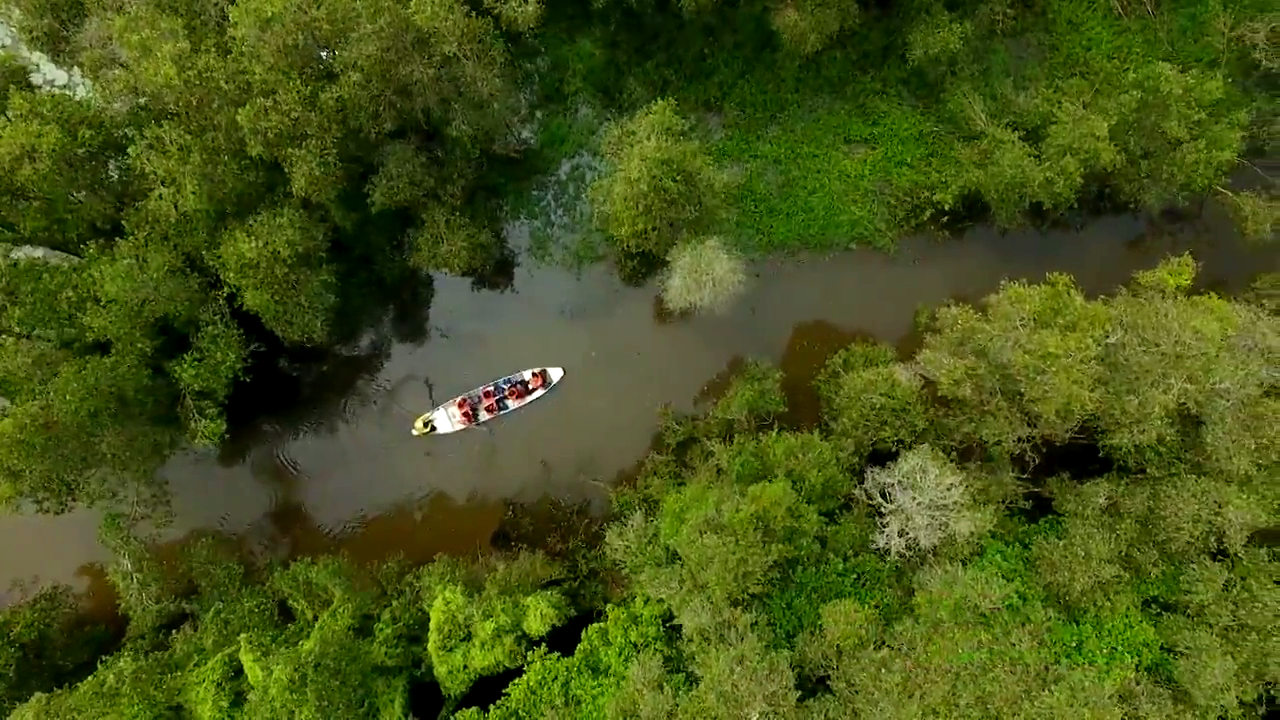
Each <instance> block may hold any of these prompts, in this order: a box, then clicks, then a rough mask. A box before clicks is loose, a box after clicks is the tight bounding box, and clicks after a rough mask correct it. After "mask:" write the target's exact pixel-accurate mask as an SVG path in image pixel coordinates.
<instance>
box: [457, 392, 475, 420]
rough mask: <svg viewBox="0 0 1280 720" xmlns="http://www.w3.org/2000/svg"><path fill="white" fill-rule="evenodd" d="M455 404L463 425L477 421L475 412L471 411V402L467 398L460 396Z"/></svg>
mask: <svg viewBox="0 0 1280 720" xmlns="http://www.w3.org/2000/svg"><path fill="white" fill-rule="evenodd" d="M455 405H456V406H457V408H458V417H459V418H461V420H462V424H463V425H470V424H471V423H473V422H475V413H473V412H471V403H470V402H469V401H468V400H467V398H465V397H460V398H458V402H457V403H455Z"/></svg>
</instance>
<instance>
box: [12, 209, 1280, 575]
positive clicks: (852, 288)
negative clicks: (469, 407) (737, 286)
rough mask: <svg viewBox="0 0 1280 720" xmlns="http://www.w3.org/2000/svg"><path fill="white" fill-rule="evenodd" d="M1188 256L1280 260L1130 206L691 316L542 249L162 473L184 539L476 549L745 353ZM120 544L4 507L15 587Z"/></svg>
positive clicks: (1199, 223)
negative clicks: (544, 256) (496, 390)
mask: <svg viewBox="0 0 1280 720" xmlns="http://www.w3.org/2000/svg"><path fill="white" fill-rule="evenodd" d="M1183 249H1191V250H1192V251H1193V253H1194V254H1195V256H1196V258H1197V260H1199V261H1200V262H1201V263H1202V276H1201V283H1202V285H1205V286H1207V287H1209V288H1211V289H1216V290H1238V289H1240V288H1242V287H1243V286H1245V285H1246V284H1247V283H1248V281H1249V280H1250V279H1251V278H1252V277H1253V276H1255V275H1256V274H1257V273H1259V272H1264V271H1269V270H1274V269H1276V267H1277V254H1276V252H1274V251H1265V252H1264V251H1259V250H1252V249H1250V248H1249V247H1247V246H1245V245H1244V244H1243V243H1241V242H1240V241H1239V240H1238V238H1237V237H1236V235H1235V233H1234V232H1233V231H1232V230H1231V227H1230V223H1229V222H1228V221H1227V220H1226V218H1225V217H1224V216H1223V213H1222V212H1221V211H1220V210H1219V209H1217V208H1215V207H1212V206H1210V207H1209V208H1207V209H1206V211H1205V212H1204V214H1202V215H1200V216H1198V217H1196V218H1193V219H1189V220H1180V221H1177V222H1173V221H1170V222H1159V221H1148V220H1144V219H1142V218H1139V217H1137V216H1127V215H1125V216H1109V217H1102V218H1098V219H1094V220H1090V221H1088V222H1086V223H1084V224H1083V226H1081V227H1078V228H1076V229H1062V230H1050V231H1043V232H1042V231H1029V230H1028V231H1018V232H1010V233H1005V234H1001V233H998V232H996V231H994V230H992V229H989V228H977V229H974V230H971V231H969V232H968V233H966V234H965V235H964V237H962V238H956V239H951V240H937V239H927V238H911V239H907V240H905V241H903V242H902V243H901V244H900V246H899V249H898V251H897V252H896V253H894V254H892V255H889V254H883V253H879V252H875V251H870V250H865V251H864V250H855V251H850V252H844V253H839V254H834V255H826V256H818V255H805V256H801V257H797V258H791V259H786V260H781V259H777V260H766V261H760V262H758V263H756V264H754V266H753V275H754V277H753V279H752V281H751V283H750V284H749V286H748V289H747V292H746V293H745V295H744V296H743V297H742V298H741V299H740V300H739V301H738V302H737V303H736V305H734V307H733V309H732V310H731V311H730V312H729V313H727V314H725V315H722V316H705V317H695V318H689V319H683V320H678V321H675V322H670V321H663V320H662V319H661V318H659V317H658V315H657V314H656V313H655V293H656V291H655V288H654V287H653V286H652V285H650V286H646V287H642V288H632V287H626V286H624V285H623V284H622V283H621V282H619V281H618V280H617V279H615V278H614V277H613V275H612V272H611V270H610V269H608V268H606V267H594V268H590V269H588V270H586V271H585V272H584V273H583V274H582V276H581V277H576V276H575V275H574V274H572V273H569V272H565V271H562V270H558V269H552V268H547V267H537V266H534V265H533V264H526V265H523V266H520V267H518V268H517V269H516V271H515V280H514V284H513V285H512V287H511V289H510V290H509V291H506V292H492V291H476V290H473V289H472V286H471V283H470V281H468V280H465V279H458V278H437V280H436V283H435V294H434V298H433V299H432V300H431V308H430V316H431V323H432V332H431V337H430V338H429V339H427V340H426V341H425V342H423V343H420V344H416V345H415V344H399V345H395V346H393V347H392V348H391V351H390V353H389V356H388V358H387V360H386V362H385V363H384V364H382V365H381V366H380V367H375V368H374V369H373V372H369V373H364V374H362V368H361V366H360V363H359V362H358V361H354V360H353V361H351V363H350V364H351V366H352V367H351V368H350V369H349V370H348V371H346V372H345V374H346V375H349V376H355V377H356V381H355V382H354V384H353V385H351V384H349V383H348V384H347V385H344V386H343V387H342V388H335V389H334V392H333V393H331V394H330V396H329V397H327V398H322V399H320V400H317V401H315V402H313V403H310V404H308V405H307V406H305V407H301V408H297V409H295V410H294V411H291V412H289V413H287V414H286V415H281V416H277V417H274V418H266V419H264V420H262V421H260V422H259V423H257V425H256V427H255V428H253V432H252V433H251V438H250V440H249V441H248V442H245V443H243V447H242V448H240V451H239V452H237V453H231V454H230V455H231V457H230V458H228V457H227V455H228V453H223V457H222V459H221V460H219V458H215V457H210V456H207V455H184V456H179V457H175V458H173V459H172V461H171V462H170V463H168V465H167V466H166V467H165V468H164V469H163V470H162V473H163V475H164V477H165V478H166V479H167V480H168V482H169V483H170V486H171V488H172V494H173V504H174V513H175V518H176V519H175V521H174V523H173V525H172V527H170V528H168V529H167V530H166V531H165V537H166V538H179V537H181V536H183V535H185V534H188V533H190V532H192V531H197V530H218V531H222V532H227V533H232V534H235V535H238V536H240V537H241V538H243V539H246V541H247V542H248V543H249V544H250V545H251V546H255V547H257V548H259V549H261V550H265V551H268V552H272V553H302V554H311V553H318V552H327V551H331V550H334V549H344V550H346V551H348V552H350V553H351V554H352V555H354V556H355V557H357V558H359V559H364V560H376V559H379V558H383V557H387V556H389V555H391V554H393V553H404V554H406V555H407V556H408V557H409V558H410V559H414V560H426V559H429V558H430V557H432V556H433V555H434V554H436V553H438V552H449V553H468V552H475V551H478V550H480V549H482V548H484V547H485V546H487V544H488V543H489V540H490V537H491V536H492V535H493V533H494V532H495V530H496V529H497V528H498V527H499V524H500V523H501V522H502V521H503V518H504V515H505V514H506V513H507V508H508V507H509V502H510V501H528V500H533V499H537V498H539V497H545V496H548V495H551V496H556V497H561V498H576V499H588V500H592V501H593V502H601V501H603V499H604V495H605V485H604V484H602V483H601V482H597V481H603V482H604V483H608V482H610V481H611V480H612V479H613V478H615V477H616V476H617V475H618V474H619V473H620V472H623V471H625V470H626V469H627V468H629V467H631V466H633V465H634V464H635V463H636V462H637V461H638V460H639V459H641V457H642V456H643V455H644V453H645V452H646V451H647V448H648V446H649V443H650V440H651V437H652V434H653V432H654V430H655V427H656V421H657V419H658V413H659V408H660V406H661V405H662V404H663V403H670V404H672V405H673V406H674V407H675V408H676V409H677V410H689V409H691V408H693V407H694V404H695V401H696V399H697V398H698V397H699V395H700V392H702V391H703V390H704V388H705V387H706V386H707V385H708V383H710V382H713V381H714V380H715V378H716V377H717V376H718V375H719V376H721V377H723V376H724V374H725V372H726V369H727V368H731V367H733V366H734V365H735V364H737V363H740V362H741V359H742V358H744V357H751V356H755V357H760V358H764V359H769V360H772V361H775V362H782V363H783V367H784V369H785V370H787V372H788V373H789V381H790V382H792V383H803V382H806V381H807V380H808V378H810V377H812V372H813V371H814V369H816V367H817V366H818V365H819V364H820V362H821V361H822V360H823V359H824V358H825V357H826V356H827V354H828V353H829V352H831V351H832V350H833V349H834V348H835V347H836V346H838V345H839V344H840V343H843V342H845V341H847V339H848V338H849V337H852V336H853V335H854V334H858V335H871V336H874V337H877V338H880V339H882V340H884V341H887V342H890V343H894V344H897V345H899V346H902V345H903V344H906V343H910V342H911V340H910V337H911V329H912V319H913V315H914V313H915V312H916V310H917V308H918V307H919V306H921V305H925V306H936V305H938V304H939V303H942V302H944V301H946V300H948V299H965V300H974V299H977V298H980V297H981V296H983V295H985V294H987V293H989V292H991V291H993V290H994V289H995V288H996V287H997V285H998V284H999V282H1000V281H1001V280H1002V279H1004V278H1025V279H1029V280H1036V279H1040V278H1043V277H1044V275H1045V273H1046V272H1051V271H1062V272H1066V273H1070V274H1071V275H1073V276H1074V277H1075V278H1076V280H1077V282H1079V283H1080V284H1081V286H1082V287H1084V288H1085V289H1086V290H1087V291H1089V292H1091V293H1104V292H1109V291H1111V290H1112V289H1114V288H1115V287H1116V286H1117V285H1119V284H1121V283H1123V282H1124V281H1125V280H1126V279H1127V278H1128V277H1129V275H1130V274H1131V273H1132V272H1133V271H1135V270H1138V269H1142V268H1147V267H1151V266H1153V265H1154V264H1155V263H1157V262H1158V261H1159V259H1160V258H1162V257H1164V256H1165V255H1166V254H1167V253H1169V252H1175V251H1181V250H1183ZM539 365H559V366H563V367H564V368H565V370H566V372H567V374H566V376H565V378H564V380H563V381H561V383H560V384H559V385H558V386H557V387H556V389H555V390H554V391H553V392H552V393H551V394H549V395H548V396H547V397H545V398H544V399H541V400H539V401H538V402H536V403H533V404H532V405H530V406H529V407H527V408H524V409H522V410H520V411H519V412H516V413H512V414H511V415H508V416H506V417H503V418H501V419H499V420H497V421H494V422H491V423H489V425H490V426H491V427H492V432H491V433H489V432H484V431H481V430H472V431H467V432H463V433H458V434H453V435H447V436H439V437H428V438H415V437H412V436H411V435H410V433H409V428H410V424H411V422H412V420H413V417H414V415H415V414H417V413H419V412H422V411H424V410H426V409H427V408H429V407H430V406H431V399H430V393H429V392H428V385H427V383H428V382H429V383H430V385H431V387H432V388H434V399H435V401H436V402H442V401H444V400H446V399H448V398H449V397H452V396H453V395H456V394H458V393H460V392H462V391H465V390H468V389H470V388H473V387H475V386H477V385H480V384H481V383H483V382H485V381H488V380H492V379H494V378H497V377H500V376H502V375H505V374H507V373H510V372H512V371H515V370H519V369H523V368H526V367H531V366H539ZM339 374H342V373H339ZM108 559H109V558H108V554H107V552H106V550H105V549H103V547H102V546H101V545H100V544H99V542H98V540H97V515H96V514H95V513H94V512H91V511H77V512H73V513H70V514H66V515H62V516H56V517H54V516H7V517H0V581H3V585H4V586H6V587H7V586H9V584H10V583H13V582H18V581H21V582H24V583H26V584H28V587H30V583H33V582H34V583H48V582H66V583H69V584H71V585H72V586H73V587H76V588H78V589H85V588H87V587H89V586H90V584H91V582H92V581H93V580H94V579H95V578H100V573H98V572H96V571H95V568H96V567H97V566H98V565H99V564H100V563H102V562H103V561H106V560H108ZM15 592H16V590H15V591H11V593H10V595H8V596H7V597H9V598H13V597H15V595H14V594H13V593H15Z"/></svg>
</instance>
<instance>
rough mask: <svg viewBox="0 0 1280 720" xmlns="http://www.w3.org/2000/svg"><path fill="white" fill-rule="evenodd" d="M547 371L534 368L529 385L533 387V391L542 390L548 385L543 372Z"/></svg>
mask: <svg viewBox="0 0 1280 720" xmlns="http://www.w3.org/2000/svg"><path fill="white" fill-rule="evenodd" d="M545 372H546V371H545V370H542V369H538V370H534V371H533V375H532V376H530V378H529V387H530V388H531V389H533V391H534V392H537V391H538V390H541V389H543V388H544V387H546V385H547V379H546V377H545V376H544V375H543V373H545Z"/></svg>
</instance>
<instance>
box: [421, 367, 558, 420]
mask: <svg viewBox="0 0 1280 720" xmlns="http://www.w3.org/2000/svg"><path fill="white" fill-rule="evenodd" d="M562 377H564V368H558V367H548V368H530V369H528V370H521V371H520V372H518V373H512V374H511V375H508V376H506V377H504V378H502V379H501V380H498V381H496V382H492V383H489V384H488V385H481V386H480V387H478V388H476V389H475V390H472V391H471V392H467V393H463V394H461V395H459V396H458V397H455V398H453V399H452V400H450V401H448V402H446V403H444V404H443V405H441V406H440V407H437V408H435V409H434V410H432V411H431V412H429V413H427V414H425V415H423V416H421V417H419V418H418V419H417V420H414V421H413V434H414V435H433V434H434V435H444V434H446V433H452V432H458V431H459V430H465V429H467V428H469V427H473V426H475V425H479V424H481V423H484V422H488V421H489V420H492V419H494V418H496V417H498V416H500V415H506V414H507V413H509V412H511V411H512V410H517V409H519V408H522V407H524V406H525V405H528V404H529V403H531V402H533V401H534V400H537V399H538V398H540V397H542V396H543V395H546V394H547V392H549V391H550V390H551V388H553V387H555V384H556V383H558V382H560V378H562Z"/></svg>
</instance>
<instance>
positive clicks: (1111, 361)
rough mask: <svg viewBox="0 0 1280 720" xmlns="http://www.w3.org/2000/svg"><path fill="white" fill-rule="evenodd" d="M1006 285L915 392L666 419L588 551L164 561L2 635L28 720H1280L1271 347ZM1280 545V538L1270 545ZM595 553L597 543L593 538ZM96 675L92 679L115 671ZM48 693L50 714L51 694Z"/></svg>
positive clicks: (754, 387) (960, 316)
mask: <svg viewBox="0 0 1280 720" xmlns="http://www.w3.org/2000/svg"><path fill="white" fill-rule="evenodd" d="M1194 275H1195V264H1194V263H1193V262H1192V261H1191V259H1190V258H1189V257H1188V256H1181V257H1176V258H1172V259H1170V260H1168V261H1166V262H1165V263H1164V264H1162V265H1161V266H1160V267H1159V268H1157V269H1155V270H1151V271H1146V272H1142V273H1140V274H1138V275H1137V276H1136V277H1135V278H1134V279H1133V281H1132V283H1131V284H1130V285H1129V286H1128V287H1126V288H1125V289H1123V290H1121V291H1120V292H1118V293H1117V294H1116V295H1114V296H1112V297H1109V298H1105V299H1098V300H1090V299H1086V298H1085V297H1084V296H1083V294H1082V293H1081V292H1080V290H1079V289H1077V287H1076V286H1075V285H1074V284H1073V282H1072V280H1071V279H1070V278H1068V277H1065V276H1058V275H1055V276H1050V277H1049V278H1048V279H1047V280H1046V281H1044V282H1042V283H1039V284H1026V283H1020V282H1019V283H1007V284H1005V285H1004V286H1003V287H1002V288H1001V289H1000V290H999V291H998V292H996V293H995V294H993V295H991V296H989V297H987V298H986V299H985V300H983V301H982V302H981V303H980V304H979V305H977V306H970V305H963V304H955V305H949V306H946V307H943V308H942V309H940V310H938V311H937V312H936V313H934V314H932V315H931V316H930V317H929V318H928V319H927V320H926V321H925V335H924V339H923V343H922V346H921V347H920V348H919V350H918V351H917V352H916V353H915V354H914V356H913V357H911V358H909V359H905V360H899V359H898V358H897V356H896V354H895V352H894V350H892V349H891V348H888V347H886V346H882V345H877V344H874V343H871V342H857V343H854V344H853V345H851V346H849V347H847V348H845V349H844V350H841V351H840V352H838V353H836V354H835V355H834V356H832V357H831V358H830V360H829V361H828V362H827V364H826V366H825V368H824V369H823V370H822V372H821V374H820V376H819V378H818V380H817V382H816V383H815V384H814V385H813V386H812V387H809V388H803V389H801V390H799V391H798V392H799V393H801V394H812V395H814V396H815V397H816V398H817V399H818V402H819V403H820V407H821V408H822V412H821V419H820V422H818V423H817V424H814V423H806V422H803V420H802V419H801V418H800V417H798V416H797V415H796V413H794V412H792V408H791V407H790V405H791V404H793V403H796V402H804V401H805V400H804V398H803V397H799V396H795V395H794V394H786V393H784V384H783V383H782V377H781V373H780V372H779V371H778V370H776V369H774V368H772V367H771V366H769V365H767V364H764V363H760V362H753V363H750V364H748V365H747V367H746V368H745V369H744V370H743V371H742V372H741V373H740V374H739V375H738V376H737V378H736V379H735V380H734V381H733V383H732V384H731V385H730V387H729V388H728V389H727V391H726V392H725V393H724V395H723V396H721V397H720V398H719V399H718V400H716V401H715V403H714V404H713V405H712V406H711V407H710V408H709V409H708V410H707V411H706V412H704V413H702V414H700V415H697V416H692V417H677V416H674V415H669V416H668V419H667V421H666V422H665V423H664V426H663V430H662V433H661V437H660V441H659V442H658V444H657V447H656V448H655V450H654V452H653V454H652V455H651V456H650V457H649V458H648V459H647V460H646V462H645V463H644V465H643V467H642V469H641V471H640V473H639V475H638V477H637V478H636V479H635V481H634V482H632V483H629V484H628V485H626V486H625V487H620V488H618V489H617V490H616V492H615V496H614V502H613V510H612V519H611V521H610V522H608V523H607V524H606V525H605V526H603V527H602V528H600V529H599V533H598V534H599V537H598V538H595V539H594V540H593V538H592V537H591V536H589V535H582V536H581V538H582V540H583V541H582V542H577V543H573V544H565V543H560V544H558V545H556V546H555V547H556V550H555V551H544V550H539V549H519V548H517V549H513V550H511V551H508V552H503V553H498V554H494V555H492V556H489V557H487V558H485V559H484V560H482V561H480V562H478V563H477V562H463V561H460V560H456V559H452V558H441V559H438V560H437V561H435V562H433V563H430V564H428V565H426V566H424V567H420V568H410V567H407V566H403V565H398V564H394V563H393V564H389V565H382V566H376V567H372V568H370V567H357V566H355V565H353V564H351V563H349V562H347V561H346V560H344V559H342V558H340V557H333V556H329V557H322V558H318V559H306V560H299V561H296V562H293V563H291V564H284V565H268V566H246V565H244V564H242V563H241V562H240V561H239V560H238V559H237V556H236V555H235V554H234V553H231V552H228V551H227V550H226V549H225V548H224V547H223V546H221V545H220V544H219V543H218V542H217V541H215V540H205V541H199V542H195V543H192V544H190V545H188V546H187V547H186V550H185V552H184V554H183V555H182V556H181V557H180V558H178V559H176V560H175V559H170V560H169V561H168V564H165V565H162V564H161V563H160V562H159V561H158V560H157V559H156V558H155V557H154V556H150V555H148V554H147V552H146V551H145V550H144V549H143V545H142V543H141V541H140V539H139V538H137V537H134V536H132V535H130V534H129V532H128V531H127V529H124V528H121V527H114V529H113V530H112V531H111V533H110V536H111V537H112V538H114V540H113V543H114V544H115V546H116V549H117V550H118V557H119V559H118V560H117V562H116V564H115V565H114V566H113V567H112V569H111V571H110V576H111V579H112V581H113V582H114V583H115V586H116V587H117V589H118V591H119V593H120V597H121V607H122V610H123V612H124V613H125V615H126V616H127V618H128V625H127V630H125V631H121V630H120V629H119V628H112V627H106V626H104V627H96V626H92V625H86V624H85V623H86V621H84V620H83V619H78V616H77V615H76V614H75V613H74V610H73V607H72V605H71V604H70V601H69V599H68V597H67V596H66V595H65V593H62V594H60V593H59V592H58V591H54V590H50V591H46V592H44V593H43V594H42V595H40V596H39V597H38V598H37V600H36V601H35V602H32V603H29V604H28V605H25V606H22V607H20V608H18V609H14V610H10V611H8V612H7V614H5V615H4V616H3V629H4V632H5V633H6V636H7V643H6V645H5V646H4V653H5V655H4V659H3V663H4V666H5V668H6V675H5V677H6V678H7V679H6V681H5V685H4V694H3V698H4V702H5V703H6V705H7V707H8V708H11V709H13V715H12V717H14V718H50V719H52V718H71V717H86V718H90V717H92V718H159V717H192V718H210V719H211V718H233V717H247V718H315V719H316V720H329V719H331V718H338V717H342V718H388V719H389V718H405V717H410V716H412V717H418V718H435V717H457V718H467V719H469V720H480V719H481V718H492V719H494V720H496V719H497V718H541V717H557V718H571V717H572V718H584V719H585V718H605V717H610V718H676V717H679V718H686V717H687V718H699V719H701V718H726V719H728V718H733V719H734V720H738V719H740V718H793V717H794V718H815V719H817V718H846V717H847V718H853V717H870V718H886V717H889V718H899V717H900V718H920V717H948V718H970V717H972V718H979V717H982V718H989V717H1020V718H1064V719H1065V718H1072V719H1074V718H1081V717H1084V718H1120V717H1126V718H1171V717H1197V718H1224V717H1226V718H1230V717H1259V716H1261V715H1262V714H1263V713H1264V712H1265V710H1266V706H1267V704H1268V703H1274V702H1275V697H1274V693H1275V688H1276V682H1277V680H1280V665H1278V664H1277V663H1278V661H1280V653H1277V652H1276V641H1277V640H1276V635H1275V627H1276V622H1277V611H1278V610H1280V589H1278V588H1277V585H1276V583H1275V572H1276V567H1277V565H1276V558H1275V549H1274V535H1275V529H1276V527H1277V523H1278V522H1280V514H1278V513H1277V508H1280V485H1278V484H1277V483H1276V482H1275V480H1276V477H1277V472H1278V471H1280V433H1277V432H1275V430H1276V427H1277V421H1278V420H1280V398H1277V397H1276V394H1275V379H1276V377H1275V371H1276V358H1277V356H1278V353H1280V318H1278V317H1277V316H1276V315H1275V314H1269V313H1268V312H1267V311H1266V310H1265V309H1264V308H1261V307H1259V306H1257V305H1254V304H1250V303H1244V302H1240V301H1231V300H1226V299H1223V298H1221V297H1218V296H1215V295H1211V294H1200V295H1194V294H1189V293H1188V288H1189V287H1190V285H1191V283H1192V280H1193V278H1194ZM1268 537H1269V538H1270V541H1268V540H1267V538H1268ZM596 540H598V541H596ZM104 653H106V654H105V657H102V659H101V660H100V662H98V664H97V665H96V667H95V665H94V660H95V656H97V655H101V654H104ZM33 692H34V693H35V694H34V696H32V693H33Z"/></svg>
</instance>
